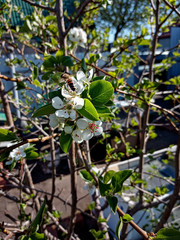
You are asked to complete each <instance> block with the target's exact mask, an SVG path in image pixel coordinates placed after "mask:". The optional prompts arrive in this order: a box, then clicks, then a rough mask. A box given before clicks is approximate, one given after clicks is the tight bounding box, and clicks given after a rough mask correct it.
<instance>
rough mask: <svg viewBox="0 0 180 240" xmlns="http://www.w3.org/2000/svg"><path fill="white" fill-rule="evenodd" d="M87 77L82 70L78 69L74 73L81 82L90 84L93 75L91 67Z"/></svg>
mask: <svg viewBox="0 0 180 240" xmlns="http://www.w3.org/2000/svg"><path fill="white" fill-rule="evenodd" d="M88 75H89V76H88V77H86V75H85V74H84V72H83V71H78V72H77V74H76V77H77V80H78V81H81V82H83V83H84V84H86V85H89V84H90V81H91V79H92V77H93V69H91V70H90V71H89V73H88Z"/></svg>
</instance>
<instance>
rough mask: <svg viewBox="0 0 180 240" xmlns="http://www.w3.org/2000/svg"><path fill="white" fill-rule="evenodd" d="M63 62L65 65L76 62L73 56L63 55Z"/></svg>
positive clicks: (69, 65) (72, 64)
mask: <svg viewBox="0 0 180 240" xmlns="http://www.w3.org/2000/svg"><path fill="white" fill-rule="evenodd" d="M62 64H63V65H64V66H68V67H71V66H74V63H73V61H72V59H71V57H69V56H64V57H62Z"/></svg>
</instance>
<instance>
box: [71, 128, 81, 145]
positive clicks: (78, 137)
mask: <svg viewBox="0 0 180 240" xmlns="http://www.w3.org/2000/svg"><path fill="white" fill-rule="evenodd" d="M72 138H73V139H74V141H75V142H77V143H81V142H82V141H83V139H82V133H81V131H80V130H79V129H76V130H74V131H73V132H72Z"/></svg>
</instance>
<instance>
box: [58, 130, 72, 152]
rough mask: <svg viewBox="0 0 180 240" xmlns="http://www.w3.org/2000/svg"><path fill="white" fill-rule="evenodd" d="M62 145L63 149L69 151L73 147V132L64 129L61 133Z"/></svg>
mask: <svg viewBox="0 0 180 240" xmlns="http://www.w3.org/2000/svg"><path fill="white" fill-rule="evenodd" d="M59 141H60V146H61V148H62V150H63V151H64V152H65V153H67V152H68V151H69V149H70V147H71V144H72V136H71V134H66V133H65V132H64V131H63V132H62V133H61V136H60V139H59Z"/></svg>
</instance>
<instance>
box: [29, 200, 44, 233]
mask: <svg viewBox="0 0 180 240" xmlns="http://www.w3.org/2000/svg"><path fill="white" fill-rule="evenodd" d="M45 207H46V202H45V201H44V202H43V204H42V206H41V208H40V210H39V212H38V214H37V215H36V217H35V219H34V220H33V222H32V223H31V225H30V227H29V228H28V233H31V234H32V233H34V232H36V231H37V230H38V228H39V226H40V225H41V223H42V221H43V216H44V212H45Z"/></svg>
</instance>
